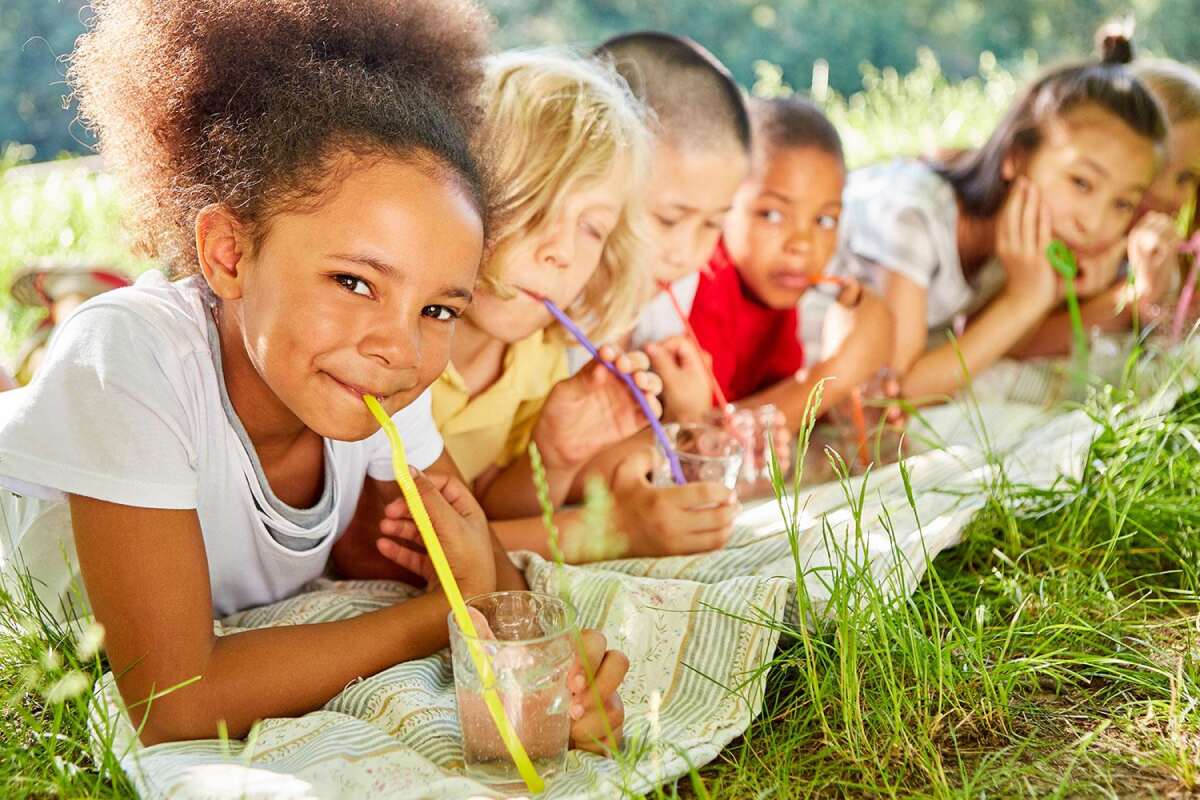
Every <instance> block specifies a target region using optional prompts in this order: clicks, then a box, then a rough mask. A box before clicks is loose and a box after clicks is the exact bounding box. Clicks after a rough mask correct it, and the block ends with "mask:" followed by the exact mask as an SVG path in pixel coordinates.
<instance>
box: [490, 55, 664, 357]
mask: <svg viewBox="0 0 1200 800" xmlns="http://www.w3.org/2000/svg"><path fill="white" fill-rule="evenodd" d="M482 96H483V103H482V105H483V114H484V119H483V124H482V126H481V127H480V129H479V133H478V139H477V147H476V151H477V154H478V157H479V160H480V162H481V163H483V164H484V165H485V166H486V169H487V171H488V173H489V174H488V183H489V185H490V186H491V187H492V195H493V197H492V213H493V215H494V216H493V220H494V233H493V236H492V242H493V245H492V248H491V250H490V252H489V254H488V257H487V259H486V260H485V263H484V266H483V270H482V274H481V279H482V282H483V284H484V286H485V287H486V288H487V289H488V290H490V291H492V292H494V293H495V294H497V295H499V296H501V297H508V296H511V295H512V291H513V290H512V289H511V288H510V287H508V286H506V285H505V284H504V283H503V282H502V281H501V280H500V279H499V276H498V275H496V266H497V265H498V264H499V263H500V262H501V256H502V255H503V253H504V251H505V249H506V247H507V246H511V245H515V244H516V243H517V242H518V241H520V240H521V239H522V238H523V237H525V236H529V235H531V234H533V233H535V232H537V231H538V229H539V227H540V226H541V225H543V224H545V223H546V221H547V220H550V219H553V218H554V216H555V215H556V211H557V209H558V207H559V205H560V204H561V203H562V202H564V200H565V199H566V197H567V196H568V195H569V194H570V193H571V192H572V191H576V190H578V189H579V188H581V187H582V186H586V185H587V184H589V183H591V182H595V181H600V180H603V179H604V178H606V177H608V175H610V174H611V173H612V170H613V169H614V168H615V166H616V165H617V164H619V163H620V162H625V164H626V165H627V175H628V176H629V178H628V180H629V183H628V186H627V187H626V190H625V201H624V202H623V203H622V204H621V213H620V215H619V217H618V220H617V224H616V225H615V227H614V228H613V230H612V232H611V233H610V234H609V236H608V239H607V241H606V242H605V244H604V249H603V251H602V253H601V256H600V264H599V266H597V268H596V271H595V273H594V274H593V275H592V277H591V278H590V279H589V280H588V282H587V285H586V286H585V287H584V289H583V292H581V293H580V296H579V299H578V300H576V302H575V303H574V304H573V305H572V306H571V307H570V308H569V309H567V312H568V313H569V314H570V315H571V316H572V317H574V318H576V319H578V320H580V322H581V323H582V324H583V325H584V327H585V328H586V329H587V330H588V333H589V334H590V335H591V336H594V337H596V338H599V339H609V338H612V337H616V336H620V335H622V334H624V333H625V332H626V331H627V330H628V329H629V328H630V327H631V326H632V325H633V322H634V321H635V320H636V318H637V315H638V313H639V311H640V308H641V306H642V304H643V303H644V302H645V301H646V300H647V299H648V298H649V296H650V270H649V267H648V265H647V264H646V263H645V262H644V258H645V256H646V252H647V248H646V246H645V242H646V236H645V235H644V233H643V226H644V225H645V220H644V214H643V213H642V206H641V194H642V188H643V186H644V180H645V177H646V174H647V172H648V167H649V163H650V158H651V139H650V133H649V131H648V128H647V117H646V111H645V109H644V107H643V106H642V104H641V103H639V102H638V100H637V99H636V98H634V96H633V95H632V93H631V92H630V91H629V87H628V86H627V85H626V84H625V81H624V80H623V79H622V78H621V77H620V76H618V75H617V73H616V72H615V71H614V70H613V69H612V68H611V67H610V66H608V65H605V64H602V63H601V62H599V61H597V60H594V59H586V58H583V57H580V56H577V55H574V54H571V53H569V52H566V51H562V50H532V51H511V52H507V53H501V54H499V55H496V56H493V57H491V58H489V59H488V60H487V63H486V67H485V78H484V84H483V95H482ZM562 333H563V332H562V331H560V332H559V334H560V335H562Z"/></svg>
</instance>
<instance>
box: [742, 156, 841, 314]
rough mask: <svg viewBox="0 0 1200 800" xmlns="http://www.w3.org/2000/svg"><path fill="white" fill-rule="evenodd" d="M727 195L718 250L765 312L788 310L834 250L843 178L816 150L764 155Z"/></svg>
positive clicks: (837, 163) (835, 161) (836, 163)
mask: <svg viewBox="0 0 1200 800" xmlns="http://www.w3.org/2000/svg"><path fill="white" fill-rule="evenodd" d="M762 162H763V163H762V164H761V166H756V167H755V168H754V170H753V171H752V173H751V175H750V178H749V179H748V180H746V182H745V183H743V184H742V186H741V188H740V189H738V192H737V194H736V195H735V196H734V201H733V211H732V212H731V213H730V215H729V219H728V221H727V222H726V225H725V246H726V249H728V251H729V256H730V258H732V259H733V262H734V263H735V264H737V266H738V272H739V273H741V276H742V279H743V280H745V281H746V284H747V285H748V286H749V287H750V289H751V291H753V292H754V294H755V295H756V296H757V297H758V299H759V300H761V301H762V302H763V303H764V304H765V305H767V306H769V307H771V308H776V309H786V308H791V307H793V306H795V305H796V303H798V302H799V301H800V297H801V296H802V295H803V294H804V292H805V291H806V290H807V289H808V288H809V286H810V285H811V284H810V281H811V279H812V278H815V277H817V276H819V275H820V274H821V273H823V272H824V270H825V267H826V265H827V264H828V263H829V260H830V259H831V258H832V257H833V254H834V251H836V250H837V241H838V219H839V217H840V216H841V213H842V189H843V187H844V186H845V183H846V171H845V168H844V167H843V165H842V161H841V159H840V158H838V157H837V156H835V155H833V154H831V153H827V152H825V151H824V150H821V149H819V148H816V147H798V148H797V147H786V148H778V149H775V150H772V151H770V152H769V153H767V154H766V155H765V157H764V158H762Z"/></svg>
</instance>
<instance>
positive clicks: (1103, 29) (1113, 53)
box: [1096, 18, 1133, 64]
mask: <svg viewBox="0 0 1200 800" xmlns="http://www.w3.org/2000/svg"><path fill="white" fill-rule="evenodd" d="M1096 51H1097V53H1098V54H1099V56H1100V63H1102V64H1128V63H1130V62H1131V61H1133V19H1132V18H1126V19H1121V20H1114V21H1112V22H1108V23H1106V24H1104V25H1102V26H1100V30H1098V31H1096Z"/></svg>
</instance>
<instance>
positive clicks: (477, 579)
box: [375, 467, 496, 597]
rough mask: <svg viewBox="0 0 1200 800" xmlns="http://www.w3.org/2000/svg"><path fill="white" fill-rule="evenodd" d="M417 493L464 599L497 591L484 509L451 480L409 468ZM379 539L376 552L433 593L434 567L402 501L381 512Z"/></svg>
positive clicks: (448, 477)
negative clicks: (423, 583)
mask: <svg viewBox="0 0 1200 800" xmlns="http://www.w3.org/2000/svg"><path fill="white" fill-rule="evenodd" d="M409 472H410V473H411V474H412V476H413V482H414V483H416V485H417V490H418V491H420V493H421V500H422V501H423V502H424V503H425V510H426V511H428V512H429V519H430V521H431V522H433V529H434V532H436V533H437V537H438V541H440V542H441V544H442V550H444V551H445V552H446V560H447V561H449V562H450V570H451V572H453V573H454V577H455V579H456V580H457V581H458V586H459V589H460V590H461V591H462V594H463V597H471V596H473V595H477V594H486V593H488V592H494V591H495V590H496V562H495V559H494V554H493V551H492V534H491V531H490V530H489V529H488V524H487V518H486V517H485V516H484V514H483V509H481V508H480V507H479V503H477V502H475V498H474V497H473V496H472V495H471V492H470V491H469V490H468V489H467V487H466V486H464V485H463V484H462V482H461V481H459V480H458V479H456V478H452V477H450V476H448V475H443V474H440V473H430V474H428V475H427V474H425V473H423V472H421V471H420V470H417V469H413V468H411V467H410V468H409ZM379 531H380V533H382V534H383V538H380V539H377V540H376V543H375V546H376V547H377V548H378V549H379V552H380V554H381V555H382V556H383V557H384V558H386V559H388V560H389V561H392V562H394V563H396V564H397V565H398V566H400V567H402V568H404V569H406V570H408V571H409V572H412V573H413V574H414V575H417V576H418V577H421V578H424V579H425V581H426V587H427V589H428V590H430V591H432V590H433V589H434V588H436V586H437V576H436V574H435V573H434V571H433V564H432V562H431V561H430V560H429V556H428V555H426V554H425V546H424V545H423V544H422V542H421V535H420V532H418V530H417V525H416V523H415V522H413V517H412V512H411V511H410V510H409V507H408V504H407V503H405V502H404V499H403V498H401V499H399V500H396V501H394V502H392V503H390V504H388V505H387V507H385V508H384V517H383V519H382V520H381V521H380V523H379Z"/></svg>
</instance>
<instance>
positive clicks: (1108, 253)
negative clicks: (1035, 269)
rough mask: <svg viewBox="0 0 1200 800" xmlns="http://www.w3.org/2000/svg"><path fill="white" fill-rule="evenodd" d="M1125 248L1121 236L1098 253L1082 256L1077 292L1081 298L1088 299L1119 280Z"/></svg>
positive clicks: (1077, 277)
mask: <svg viewBox="0 0 1200 800" xmlns="http://www.w3.org/2000/svg"><path fill="white" fill-rule="evenodd" d="M1125 250H1126V240H1125V239H1124V238H1121V239H1118V240H1117V241H1115V242H1113V243H1112V244H1111V245H1109V246H1108V248H1107V249H1105V250H1104V251H1102V252H1100V253H1099V254H1097V255H1094V256H1088V257H1086V258H1080V259H1079V273H1078V275H1077V276H1076V278H1075V294H1076V295H1078V296H1079V298H1080V299H1081V300H1086V299H1088V298H1090V297H1095V296H1096V295H1098V294H1100V293H1101V292H1103V291H1105V290H1106V289H1108V288H1109V287H1111V286H1112V285H1113V284H1114V283H1115V282H1116V281H1117V275H1118V273H1120V271H1121V264H1122V263H1123V262H1124V261H1125ZM1060 284H1061V281H1060Z"/></svg>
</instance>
